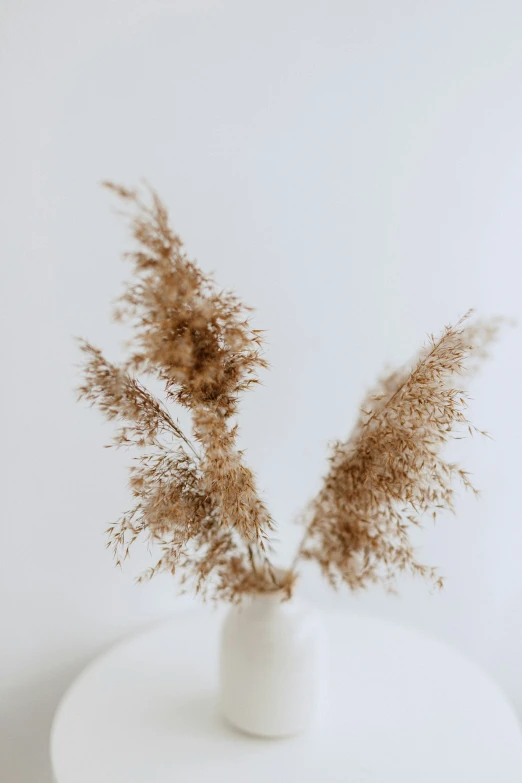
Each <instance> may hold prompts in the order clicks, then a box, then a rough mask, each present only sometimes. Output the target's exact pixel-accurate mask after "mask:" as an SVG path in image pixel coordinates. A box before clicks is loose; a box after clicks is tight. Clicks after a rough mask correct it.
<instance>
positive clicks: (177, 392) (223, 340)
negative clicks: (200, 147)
mask: <svg viewBox="0 0 522 783" xmlns="http://www.w3.org/2000/svg"><path fill="white" fill-rule="evenodd" d="M107 187H109V188H110V189H111V190H112V191H113V192H114V193H116V195H117V196H119V197H120V199H122V200H123V202H124V203H125V204H127V205H128V207H130V214H128V218H129V221H130V228H131V233H132V236H133V238H134V240H135V243H136V247H135V249H133V250H132V251H131V252H129V253H126V254H125V258H126V259H127V260H128V261H130V263H131V264H132V272H133V274H132V278H131V282H130V283H129V284H128V285H127V287H126V288H125V290H124V293H123V295H122V296H121V297H120V299H119V302H118V306H117V310H116V317H117V318H118V319H123V320H125V321H127V322H128V323H129V324H130V326H131V329H132V338H131V340H130V342H129V346H128V347H129V356H128V359H127V360H126V361H125V362H124V363H123V364H122V365H121V366H119V365H115V364H113V363H111V362H109V361H107V359H105V357H104V356H103V354H102V353H101V351H100V350H98V349H97V348H95V347H94V346H92V345H90V344H89V343H88V342H85V341H82V342H81V349H82V351H83V353H84V356H85V363H84V366H83V383H82V384H81V386H80V387H79V390H78V391H79V396H80V398H82V399H85V400H87V401H88V402H90V403H91V404H92V405H95V406H96V407H98V409H99V410H100V411H101V412H102V414H103V415H104V416H105V417H106V418H107V419H108V420H117V421H119V422H120V423H121V426H120V428H119V429H118V430H117V431H116V433H115V435H114V438H113V443H114V445H116V446H135V447H138V449H139V454H138V456H137V457H135V459H134V460H133V464H132V466H131V470H130V488H131V491H132V494H133V496H134V498H135V500H136V504H135V506H134V507H133V508H132V509H131V511H130V512H129V513H127V514H125V515H124V516H123V517H122V519H121V520H120V521H119V523H117V524H116V525H112V526H111V527H110V528H109V530H108V533H109V545H110V546H112V548H113V550H114V554H115V557H116V560H117V562H121V561H122V559H125V558H126V557H127V556H128V554H129V547H130V546H131V545H132V544H133V543H134V542H135V541H136V540H137V539H138V538H145V539H148V540H149V541H152V542H153V543H154V544H156V545H157V546H159V549H160V551H161V557H160V559H159V561H158V563H157V564H156V565H155V566H154V567H153V568H152V569H151V570H150V571H149V572H148V576H152V575H153V574H154V573H156V572H158V571H162V570H163V571H169V572H171V573H176V574H179V576H180V579H181V581H182V582H183V583H185V582H192V583H193V584H195V587H196V590H197V591H198V592H208V593H210V594H212V595H214V596H215V597H219V598H223V599H226V600H236V599H237V598H239V597H240V596H241V595H242V594H244V593H245V592H250V591H252V590H253V589H254V588H256V589H258V590H263V589H265V590H266V589H270V590H272V589H274V586H277V585H276V581H275V577H274V572H273V569H272V567H271V565H270V563H269V561H268V557H267V555H266V552H265V548H266V540H267V534H268V532H269V531H270V530H271V529H272V527H273V523H272V519H271V517H270V515H269V513H268V511H267V510H266V508H265V506H264V504H263V502H262V501H261V499H260V497H259V495H258V492H257V490H256V485H255V478H254V475H253V473H252V471H251V470H250V468H249V467H247V466H246V465H245V464H244V460H243V455H242V453H241V451H240V450H239V449H238V448H237V445H236V441H237V424H235V423H234V422H233V416H234V415H235V414H236V413H237V406H238V401H239V398H240V395H241V393H242V392H244V391H246V390H247V389H248V388H250V387H251V386H252V385H253V384H255V383H257V371H258V370H259V369H261V368H263V367H265V366H266V362H265V360H264V359H263V358H262V356H261V335H260V333H259V332H258V331H256V330H254V329H252V328H251V326H250V324H249V321H248V317H247V316H248V309H247V308H245V307H244V306H243V305H242V304H241V303H240V302H239V300H238V299H237V298H236V297H235V296H234V295H233V294H231V293H228V292H223V291H220V290H218V289H217V287H216V285H215V283H214V281H213V280H212V278H211V277H210V276H208V275H205V274H204V273H203V272H202V271H201V269H199V267H198V266H197V265H196V264H195V263H194V262H193V261H191V260H189V259H188V258H187V256H186V255H185V253H184V252H183V249H182V248H183V245H182V242H181V240H180V238H179V237H178V236H177V234H175V233H173V231H172V230H171V228H170V227H169V224H168V219H167V212H166V210H165V207H164V206H163V204H162V203H161V201H160V200H159V198H158V196H157V195H156V194H155V193H154V192H152V193H151V194H150V196H151V198H150V203H147V202H145V201H143V200H142V198H141V196H140V195H139V194H138V192H136V191H131V190H127V189H126V188H122V187H119V186H115V185H112V184H108V185H107ZM138 375H143V376H149V377H153V378H155V379H157V380H159V381H160V382H161V385H162V387H163V388H164V391H165V399H164V400H163V401H160V400H158V399H157V398H156V397H155V396H154V395H153V394H151V393H150V392H149V391H148V390H147V388H146V387H145V386H144V385H143V383H142V382H141V381H140V380H139V379H138V377H137V376H138ZM172 404H174V405H177V406H182V407H184V408H186V409H188V410H189V411H190V413H191V416H192V430H193V432H192V434H191V437H190V438H189V437H187V436H186V435H185V434H184V433H183V432H182V430H181V428H180V426H179V424H178V423H177V422H176V421H175V420H174V419H173V418H172V416H171V414H170V412H169V406H171V405H172Z"/></svg>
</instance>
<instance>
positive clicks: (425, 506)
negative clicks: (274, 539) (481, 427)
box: [300, 314, 499, 589]
mask: <svg viewBox="0 0 522 783" xmlns="http://www.w3.org/2000/svg"><path fill="white" fill-rule="evenodd" d="M469 315H470V314H467V315H466V316H464V318H463V319H461V320H460V321H459V322H458V323H457V324H456V325H455V326H448V327H446V329H445V330H444V332H443V333H442V335H441V336H440V337H439V338H438V339H435V338H434V337H431V338H430V340H429V343H428V345H427V346H426V348H425V349H424V350H423V351H422V352H421V354H420V355H419V357H418V359H417V361H416V362H415V363H414V366H413V368H411V369H408V368H406V369H404V368H403V369H399V370H396V371H394V372H392V373H390V374H389V375H387V376H386V377H384V378H383V379H382V380H381V381H380V383H379V385H378V387H377V388H376V389H375V390H373V391H372V392H371V393H370V395H369V396H368V398H367V399H366V401H365V403H364V404H363V407H362V409H361V415H360V417H359V420H358V422H357V424H356V426H355V429H354V432H353V433H352V435H351V437H350V438H349V439H348V440H347V441H345V442H338V443H335V444H334V446H333V449H332V454H331V456H330V469H329V471H328V473H327V475H326V477H325V479H324V482H323V486H322V488H321V490H320V492H319V494H318V496H317V497H316V498H315V499H314V500H313V502H312V503H311V504H310V507H309V509H308V513H307V522H308V525H307V530H306V533H305V536H304V539H303V542H302V544H301V548H300V556H301V557H304V558H307V559H312V560H315V561H317V563H318V564H319V566H320V567H321V569H322V571H323V573H324V575H325V576H326V578H327V579H328V580H329V581H330V583H331V584H332V585H334V586H337V585H338V584H339V583H340V582H342V581H344V582H345V583H347V584H348V585H349V586H350V587H351V588H352V589H357V588H361V587H365V586H367V585H368V584H370V583H375V582H381V581H384V582H385V583H386V584H387V585H388V586H389V587H393V584H394V581H395V577H396V574H397V573H400V572H402V571H407V572H410V573H412V574H415V575H420V576H423V577H427V578H429V579H431V580H433V581H435V582H437V584H439V585H442V580H441V578H440V577H438V575H437V572H436V570H435V569H434V568H430V567H427V566H425V565H422V564H421V563H419V562H417V559H416V555H415V551H414V549H413V547H412V545H411V543H410V531H411V528H412V527H419V526H420V525H421V523H422V521H423V519H424V518H425V516H426V515H427V514H430V515H431V516H432V517H433V518H435V517H436V515H437V513H438V512H439V511H442V510H453V508H454V498H455V486H456V484H458V483H460V484H461V485H464V487H466V488H467V489H470V490H472V491H475V489H474V487H473V486H472V484H471V481H470V479H469V476H468V474H467V473H466V471H464V470H462V469H461V468H459V467H458V465H456V464H455V463H453V462H449V461H447V460H446V458H445V457H444V447H445V446H446V444H447V443H448V441H449V440H450V439H452V438H456V437H461V436H462V435H466V434H473V433H474V432H476V431H478V430H476V428H475V427H474V426H473V425H472V424H471V423H470V422H469V420H468V417H467V409H468V406H467V394H466V391H465V389H464V388H463V387H464V376H465V375H466V373H467V371H468V370H469V369H470V368H472V367H473V366H474V361H473V360H476V359H479V358H483V357H484V356H485V355H486V353H487V351H486V347H487V345H488V343H489V342H490V341H491V340H492V339H494V337H495V336H496V333H497V331H498V327H499V321H498V320H495V321H492V322H480V321H477V322H475V323H468V318H469ZM483 434H485V433H483Z"/></svg>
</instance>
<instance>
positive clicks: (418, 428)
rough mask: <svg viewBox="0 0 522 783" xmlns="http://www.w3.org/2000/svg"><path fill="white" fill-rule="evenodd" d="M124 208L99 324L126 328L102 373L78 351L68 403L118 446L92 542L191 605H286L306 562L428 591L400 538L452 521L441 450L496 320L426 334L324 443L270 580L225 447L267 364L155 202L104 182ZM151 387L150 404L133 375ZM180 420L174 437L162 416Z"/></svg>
mask: <svg viewBox="0 0 522 783" xmlns="http://www.w3.org/2000/svg"><path fill="white" fill-rule="evenodd" d="M106 187H108V188H109V189H110V190H111V191H112V192H113V194H115V195H116V196H117V197H118V198H119V199H120V200H121V201H122V202H123V204H124V205H126V207H127V210H126V215H127V217H128V219H129V223H130V229H131V233H132V237H133V239H134V249H133V250H132V251H130V252H128V253H126V254H125V255H124V258H125V259H126V260H127V261H129V262H130V264H131V267H132V277H131V282H129V283H128V285H127V286H126V288H125V290H124V292H123V295H122V296H121V297H120V299H119V301H118V303H117V308H116V313H115V316H116V318H117V319H118V320H124V321H125V322H127V323H128V324H129V325H130V327H131V332H132V338H131V340H130V342H129V344H128V358H127V360H126V361H125V362H124V363H123V364H121V365H116V364H112V363H111V362H109V361H107V359H105V357H104V356H103V354H102V353H101V351H100V350H98V348H95V347H94V346H92V345H91V344H90V343H88V342H86V341H81V350H82V351H83V354H84V363H83V382H82V384H81V386H80V387H79V390H78V392H79V397H80V398H81V399H83V400H86V401H87V402H89V403H90V404H91V405H94V406H96V407H97V408H98V409H99V410H100V411H101V413H102V414H103V415H104V416H105V418H106V419H108V420H111V421H116V422H118V423H119V425H120V426H119V428H118V429H117V430H116V432H115V434H114V438H113V445H114V446H116V447H126V448H127V447H132V448H133V449H134V450H135V451H136V455H135V457H134V459H133V461H132V464H131V466H130V490H131V494H132V497H133V503H134V504H133V506H132V508H131V509H130V510H129V511H128V512H127V513H125V514H124V515H123V516H122V518H121V519H120V520H119V521H118V522H117V523H116V524H114V525H111V526H110V527H109V529H108V531H107V533H108V546H109V547H111V548H112V550H113V552H114V556H115V559H116V562H117V563H121V562H122V561H123V560H125V559H126V558H127V557H128V555H129V551H130V548H131V546H132V545H133V544H134V543H135V542H136V541H137V540H139V539H142V540H145V541H147V542H149V543H152V544H153V545H154V548H155V549H156V550H157V551H159V558H158V560H157V562H156V564H155V565H154V566H153V567H152V568H150V569H149V571H148V572H147V573H146V574H144V575H143V577H141V578H151V577H152V576H154V574H156V573H158V572H161V571H167V572H169V573H171V574H175V575H177V576H178V577H179V578H180V581H181V583H182V584H183V585H184V586H186V587H190V586H192V587H193V588H194V589H195V591H196V593H200V594H202V595H203V596H204V597H211V598H213V599H218V600H222V601H226V602H236V601H238V600H240V599H241V597H242V596H244V595H245V594H248V593H253V592H266V591H272V590H280V589H282V590H284V591H285V592H286V593H287V595H291V593H292V589H293V585H294V582H295V579H296V573H297V569H298V566H299V563H300V562H301V561H302V560H313V561H315V562H316V563H318V565H319V566H320V568H321V570H322V572H323V574H324V575H325V577H326V578H327V579H328V580H329V582H330V583H331V584H332V585H333V586H334V587H337V586H338V585H339V584H341V583H343V582H344V583H346V584H347V585H348V586H349V587H351V588H352V589H360V588H363V587H365V586H367V585H369V584H371V583H377V582H384V583H385V584H386V585H387V586H388V587H391V588H393V584H394V581H395V578H396V576H397V574H398V573H399V572H402V571H406V572H410V573H412V574H415V575H419V576H422V577H426V578H428V579H429V580H431V581H432V582H434V583H436V584H438V585H441V584H442V581H441V578H440V577H439V576H438V574H437V572H436V570H435V569H433V568H430V567H427V566H425V565H422V564H421V563H419V562H417V559H416V555H415V551H414V548H413V547H412V545H411V543H410V533H411V530H412V528H413V527H419V526H421V525H422V523H423V521H424V520H425V519H426V517H427V516H430V515H431V516H433V517H435V516H436V515H437V513H438V512H439V511H442V510H453V507H454V497H455V490H456V486H457V485H458V484H461V485H463V486H464V487H466V488H467V489H471V490H472V491H475V489H474V488H473V486H472V484H471V482H470V479H469V476H468V474H467V473H466V472H465V471H464V470H462V469H461V468H459V467H458V466H457V465H456V464H454V463H452V462H449V461H447V460H446V459H445V458H444V446H445V445H446V444H447V443H448V441H449V440H451V439H452V438H455V437H461V436H462V435H463V434H466V433H468V434H473V432H475V431H476V430H475V428H474V427H473V425H472V424H471V423H470V422H469V421H468V418H467V394H466V391H465V376H466V374H468V373H469V372H470V371H472V370H473V369H474V368H475V366H476V363H477V360H480V359H482V358H484V356H485V355H486V353H487V346H488V344H489V342H490V341H491V340H492V339H493V338H494V337H495V336H496V333H497V331H498V328H499V320H498V319H494V320H491V321H487V322H483V321H473V320H472V319H471V318H470V314H467V315H466V316H464V318H462V319H461V320H460V321H458V322H457V324H456V325H455V326H448V327H446V328H445V329H444V330H443V332H442V334H441V335H440V336H439V337H437V338H435V337H432V338H430V341H429V343H428V345H427V346H426V347H425V348H424V349H423V350H422V351H421V353H420V354H419V356H418V357H417V358H416V360H415V361H414V363H413V365H412V366H411V367H407V368H401V369H399V370H397V371H395V372H393V373H391V374H389V375H387V376H386V377H385V378H383V379H382V380H381V381H380V382H379V384H378V385H377V388H376V389H375V390H374V391H372V393H371V394H370V395H369V396H368V398H367V400H366V401H365V403H364V405H363V407H362V410H361V414H360V418H359V420H358V422H357V424H356V427H355V429H354V431H353V433H352V434H351V436H350V437H349V438H348V439H347V440H346V441H339V442H337V443H335V444H334V445H333V447H332V451H331V455H330V461H329V470H328V472H327V474H326V476H325V478H324V480H323V483H322V488H321V489H320V491H319V494H318V495H317V497H316V498H315V499H314V500H312V502H311V503H310V505H309V507H308V509H307V510H306V511H305V513H304V514H303V517H304V533H303V538H302V542H301V545H300V547H299V551H298V553H297V555H296V558H295V560H294V563H293V565H292V567H291V568H290V569H289V570H288V571H287V572H285V573H283V574H282V572H281V571H280V570H278V569H275V568H274V566H273V564H272V563H271V560H270V534H271V532H272V530H273V529H274V521H273V519H272V517H271V516H270V513H269V512H268V510H267V509H266V507H265V505H264V503H263V502H262V500H261V499H260V497H259V494H258V491H257V489H256V482H255V477H254V474H253V472H252V470H251V469H250V468H249V467H248V466H247V465H246V464H245V461H244V454H243V452H242V451H241V450H240V449H239V448H238V446H237V424H236V416H237V411H238V403H239V400H240V398H241V395H242V394H243V392H245V391H247V390H248V389H250V388H251V387H252V386H254V385H255V384H256V383H257V382H258V372H259V370H262V369H264V368H266V367H267V363H266V361H265V359H264V358H263V356H262V334H261V333H260V332H259V331H257V330H255V329H252V328H251V325H250V323H249V308H247V307H245V306H244V305H243V304H242V303H241V302H240V301H239V300H238V299H237V297H236V296H235V295H234V294H232V293H229V292H223V291H222V290H220V289H219V288H218V287H217V286H216V284H215V282H214V280H213V279H212V277H210V276H208V275H205V274H204V273H203V272H202V270H201V269H200V268H199V267H198V266H197V264H196V263H195V262H194V261H192V260H190V259H189V258H188V257H187V255H186V254H185V252H184V250H183V244H182V242H181V239H180V238H179V236H178V235H177V234H176V233H174V232H173V231H172V229H171V228H170V226H169V222H168V215H167V210H166V208H165V206H164V205H163V203H162V202H161V200H160V199H159V197H158V195H157V194H156V193H155V192H154V191H150V192H148V193H147V194H145V195H142V194H140V192H138V191H135V190H128V189H126V188H123V187H120V186H117V185H114V184H111V183H106ZM143 377H149V378H152V379H155V381H159V382H160V383H161V387H162V388H163V389H164V399H162V400H160V399H158V398H157V397H156V396H154V395H153V394H152V393H151V392H150V391H149V390H148V389H147V388H146V386H145V385H143V383H142V380H141V378H143ZM175 406H181V407H183V408H184V409H186V410H187V411H189V412H190V414H191V419H192V427H191V433H190V436H189V435H187V434H186V433H184V432H182V430H181V428H180V426H179V424H178V422H177V421H176V419H175V418H173V414H172V412H171V410H172V409H173V407H175Z"/></svg>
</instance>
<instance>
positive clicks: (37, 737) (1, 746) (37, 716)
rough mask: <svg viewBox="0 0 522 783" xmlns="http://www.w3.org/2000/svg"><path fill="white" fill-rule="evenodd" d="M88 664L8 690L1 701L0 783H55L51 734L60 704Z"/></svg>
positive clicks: (78, 665) (50, 674)
mask: <svg viewBox="0 0 522 783" xmlns="http://www.w3.org/2000/svg"><path fill="white" fill-rule="evenodd" d="M85 663H86V661H81V662H76V663H75V665H74V666H69V667H67V666H62V667H60V669H59V670H57V671H54V672H48V673H46V674H43V675H41V676H40V677H38V679H32V680H27V681H26V682H25V683H24V684H23V685H18V686H16V687H13V688H11V689H9V688H8V689H6V690H4V691H3V693H2V697H1V699H0V781H2V783H52V781H53V776H52V773H51V763H50V759H49V733H50V730H51V723H52V719H53V715H54V711H55V709H56V707H57V705H58V702H59V700H60V698H61V696H62V694H63V693H64V691H65V690H66V688H67V687H68V686H69V684H70V683H71V682H72V680H73V679H74V677H75V676H76V675H77V674H78V672H79V671H80V670H81V669H82V668H83V667H84V665H85Z"/></svg>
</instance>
